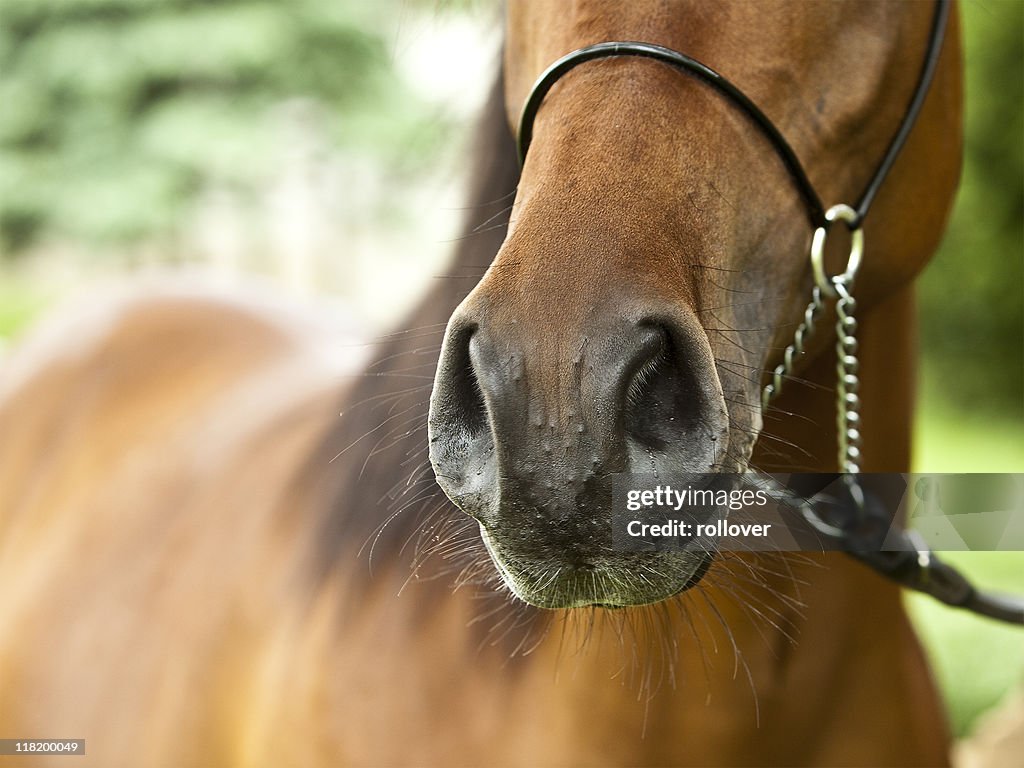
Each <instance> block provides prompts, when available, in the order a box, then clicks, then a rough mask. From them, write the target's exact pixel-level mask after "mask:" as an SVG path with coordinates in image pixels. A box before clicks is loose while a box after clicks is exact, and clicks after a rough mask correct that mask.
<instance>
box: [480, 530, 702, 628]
mask: <svg viewBox="0 0 1024 768" xmlns="http://www.w3.org/2000/svg"><path fill="white" fill-rule="evenodd" d="M480 530H481V534H482V538H483V541H484V545H485V546H486V548H487V552H488V553H489V554H490V556H491V560H492V561H493V562H494V565H495V567H496V568H497V570H498V573H499V574H500V575H501V578H502V581H503V582H504V583H505V586H507V587H508V589H509V590H510V591H511V592H512V594H514V595H515V596H516V597H518V598H519V599H520V600H522V601H523V602H525V603H528V604H530V605H533V606H535V607H537V608H545V609H550V610H556V609H565V608H587V607H597V608H609V609H619V608H629V607H635V606H642V605H652V604H654V603H660V602H662V601H664V600H668V599H670V598H672V597H675V596H676V595H679V594H681V593H683V592H685V591H687V590H688V589H691V588H692V587H694V586H696V585H697V584H698V583H699V582H700V581H701V579H702V578H703V577H704V575H705V574H706V573H707V571H708V568H709V567H710V566H711V562H712V560H713V559H714V556H713V554H712V553H711V552H708V551H706V550H700V551H690V552H659V553H626V552H623V553H614V554H609V555H603V556H601V557H597V558H593V562H592V563H588V564H586V565H582V566H580V565H571V564H569V563H560V562H557V561H555V560H553V559H551V558H550V557H546V558H543V559H540V558H536V559H535V558H531V557H529V556H525V555H514V554H512V553H510V552H509V550H508V548H506V547H504V546H503V545H502V544H501V542H500V541H498V540H497V539H496V538H495V536H494V535H492V534H491V533H490V532H489V531H488V530H487V528H486V527H485V526H480Z"/></svg>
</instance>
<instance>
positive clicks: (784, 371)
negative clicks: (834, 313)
mask: <svg viewBox="0 0 1024 768" xmlns="http://www.w3.org/2000/svg"><path fill="white" fill-rule="evenodd" d="M824 305H825V303H824V301H823V300H822V298H821V289H820V288H818V286H814V289H813V290H812V291H811V303H810V304H808V305H807V309H805V310H804V319H803V320H801V321H800V325H798V326H797V328H796V332H795V333H794V334H793V341H792V343H791V344H790V345H789V346H788V347H786V351H785V352H784V353H783V355H782V362H781V363H779V364H778V365H777V366H775V370H774V371H772V380H771V383H770V384H768V385H767V386H765V388H764V390H762V392H761V410H762V411H764V410H767V409H768V404H769V403H770V402H771V401H772V398H774V397H776V396H777V395H780V394H782V386H783V382H784V381H785V378H786V377H787V376H789V375H790V374H792V373H793V369H794V368H795V367H796V362H795V358H796V356H797V355H802V354H803V353H804V342H805V341H806V340H807V339H809V338H810V337H811V336H812V335H813V334H814V328H815V324H816V323H817V321H818V318H819V317H820V316H821V310H822V308H823V307H824Z"/></svg>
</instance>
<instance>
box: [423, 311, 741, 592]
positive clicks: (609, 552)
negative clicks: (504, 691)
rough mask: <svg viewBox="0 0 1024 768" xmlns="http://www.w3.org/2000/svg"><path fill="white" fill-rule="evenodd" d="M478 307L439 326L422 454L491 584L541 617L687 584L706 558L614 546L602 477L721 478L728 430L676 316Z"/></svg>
mask: <svg viewBox="0 0 1024 768" xmlns="http://www.w3.org/2000/svg"><path fill="white" fill-rule="evenodd" d="M485 306H486V305H483V304H482V303H478V302H467V303H466V304H464V305H463V307H461V308H460V309H459V310H458V311H457V312H456V314H455V315H454V316H453V317H452V320H451V321H450V323H449V325H448V331H447V334H446V337H445V341H444V345H443V348H442V352H441V359H440V363H439V365H438V369H437V376H436V379H435V383H434V391H433V394H432V397H431V405H430V420H429V433H430V459H431V462H432V464H433V466H434V471H435V474H436V476H437V480H438V483H439V484H440V485H441V487H442V488H443V489H444V491H445V493H447V494H448V496H449V498H451V500H452V501H453V502H455V504H457V505H458V506H459V507H460V508H461V509H462V510H463V511H465V512H466V513H467V514H469V515H471V516H472V517H474V518H476V519H477V520H478V522H479V523H480V525H481V527H482V529H483V531H484V541H485V543H486V544H487V546H488V549H489V551H490V553H491V555H492V557H493V558H494V559H495V562H496V564H497V566H498V569H499V571H500V572H501V574H502V576H503V577H504V579H505V581H506V583H508V585H509V587H510V588H512V590H513V591H514V592H515V593H516V594H518V595H519V596H520V597H522V598H523V599H526V600H527V601H528V602H531V603H534V604H538V605H543V606H544V607H563V606H570V605H581V604H604V605H631V604H638V603H649V602H656V601H658V600H661V599H664V598H666V597H669V596H671V595H672V594H675V593H676V592H678V591H680V590H681V589H684V588H686V587H687V586H690V585H691V584H692V583H693V581H694V579H693V577H694V575H695V574H698V573H699V572H702V569H704V568H706V565H707V563H706V557H699V556H695V553H658V554H657V555H656V556H650V555H644V556H643V557H641V556H640V555H638V554H636V553H626V552H618V551H616V549H615V547H614V546H613V544H612V482H613V478H614V476H615V475H616V474H617V473H634V474H659V475H666V474H669V473H679V472H712V471H716V470H718V469H719V468H720V465H721V461H722V459H723V457H724V456H725V455H726V454H727V449H728V445H727V444H728V434H729V420H728V415H727V411H726V407H725V401H724V398H723V395H722V391H721V385H720V383H719V379H718V376H717V373H716V370H715V365H714V359H713V357H712V354H711V350H710V346H709V344H708V342H707V338H706V336H705V334H704V331H703V329H702V328H701V327H700V325H699V324H698V323H697V322H696V321H695V320H694V319H693V318H691V317H687V316H685V315H682V314H681V313H679V312H678V311H664V312H650V311H647V312H636V313H634V317H633V318H622V319H620V320H618V321H616V322H614V323H605V324H604V327H594V328H589V329H587V328H584V327H583V326H582V325H581V324H576V323H569V322H566V323H557V322H556V323H553V324H552V323H542V322H539V321H533V322H531V321H529V319H528V318H509V317H508V316H507V314H505V315H504V316H502V317H494V316H492V315H491V313H489V312H488V311H486V309H484V308H483V307H485ZM598 317H600V315H598ZM537 320H539V319H537ZM708 556H710V555H708ZM637 568H641V569H642V572H641V573H640V574H639V575H638V574H636V573H635V571H636V569H637ZM631 571H632V572H633V573H631ZM627 576H629V577H628V578H627Z"/></svg>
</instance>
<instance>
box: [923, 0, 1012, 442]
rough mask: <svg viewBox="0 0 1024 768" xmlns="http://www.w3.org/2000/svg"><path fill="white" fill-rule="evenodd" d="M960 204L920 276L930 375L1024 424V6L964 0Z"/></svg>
mask: <svg viewBox="0 0 1024 768" xmlns="http://www.w3.org/2000/svg"><path fill="white" fill-rule="evenodd" d="M961 10H962V15H963V19H964V26H965V31H966V45H965V52H964V54H965V62H966V67H967V79H966V84H965V92H966V93H965V97H966V113H967V114H966V121H967V123H966V149H965V160H964V169H963V178H962V180H961V185H960V192H959V197H958V200H957V207H956V210H955V213H954V215H953V220H952V222H951V224H950V228H949V232H948V234H947V236H946V239H945V242H944V244H943V247H942V249H941V250H940V252H939V254H938V256H937V257H936V259H935V260H934V262H933V263H932V264H931V266H930V267H929V268H928V270H927V271H926V272H925V275H924V277H923V279H922V281H921V313H922V324H921V325H922V327H921V331H922V341H923V344H924V351H925V359H926V373H928V374H929V375H930V376H931V378H932V380H933V381H937V382H941V385H940V386H939V387H938V392H937V394H940V395H941V396H942V397H943V399H946V400H948V401H949V402H950V404H951V405H955V406H957V407H959V408H965V409H969V410H971V411H972V412H977V411H978V410H988V411H990V412H993V413H996V414H1000V415H1002V416H1004V417H1006V416H1009V417H1011V418H1014V419H1016V420H1018V421H1020V422H1021V423H1024V116H1022V115H1024V3H1022V2H1020V0H965V2H963V3H962V5H961Z"/></svg>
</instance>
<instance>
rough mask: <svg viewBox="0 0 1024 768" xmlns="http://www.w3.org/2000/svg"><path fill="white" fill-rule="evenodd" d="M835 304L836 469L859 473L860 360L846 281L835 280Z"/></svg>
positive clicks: (854, 308)
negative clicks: (837, 464) (837, 466)
mask: <svg viewBox="0 0 1024 768" xmlns="http://www.w3.org/2000/svg"><path fill="white" fill-rule="evenodd" d="M832 284H833V287H834V288H835V290H836V293H837V294H838V295H839V300H838V301H837V302H836V358H837V360H836V377H837V381H838V386H837V388H836V390H837V391H836V426H837V427H838V430H837V431H838V433H839V466H840V468H841V469H842V471H843V472H847V473H850V474H857V473H858V472H860V459H861V450H860V448H861V438H860V394H859V391H860V375H859V373H860V361H859V359H858V357H857V318H856V317H854V313H855V312H856V311H857V300H856V299H854V298H853V296H852V295H851V294H850V292H849V290H848V289H847V285H846V281H844V280H839V279H834V280H833V282H832Z"/></svg>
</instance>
